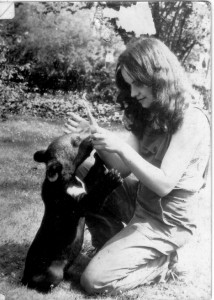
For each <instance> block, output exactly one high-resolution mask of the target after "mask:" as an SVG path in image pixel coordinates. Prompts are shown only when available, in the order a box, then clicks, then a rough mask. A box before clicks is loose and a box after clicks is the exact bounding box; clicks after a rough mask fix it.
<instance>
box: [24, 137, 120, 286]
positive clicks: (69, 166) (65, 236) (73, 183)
mask: <svg viewBox="0 0 214 300" xmlns="http://www.w3.org/2000/svg"><path fill="white" fill-rule="evenodd" d="M92 150H93V147H92V143H91V140H90V137H87V138H84V139H81V138H80V137H79V136H77V135H73V134H66V135H64V136H62V137H59V138H57V139H55V140H54V141H53V142H52V143H51V144H50V145H49V147H48V148H47V150H41V151H37V152H36V153H35V154H34V160H35V161H37V162H41V163H45V164H46V175H45V179H44V182H43V184H42V199H43V202H44V206H45V210H44V216H43V219H42V223H41V225H40V228H39V230H38V232H37V234H36V236H35V238H34V240H33V242H32V244H31V246H30V248H29V250H28V253H27V257H26V261H25V269H24V274H23V277H22V283H23V284H24V285H26V286H27V287H29V288H33V289H36V290H38V291H40V292H48V291H50V290H51V289H52V288H53V287H55V286H57V285H58V284H59V283H60V282H61V281H62V280H63V279H64V278H66V273H67V272H68V269H69V267H70V266H71V264H72V262H73V261H74V259H75V258H76V257H77V255H78V254H79V252H80V250H81V247H82V243H83V238H84V226H85V218H84V216H85V215H86V214H87V213H91V212H97V211H98V210H99V209H100V207H101V206H102V204H103V202H104V200H105V198H106V197H107V196H108V195H109V194H110V193H111V192H112V191H113V190H114V189H115V188H116V187H118V186H119V185H120V184H121V183H122V179H121V177H120V175H119V174H118V172H117V171H116V170H110V171H109V170H107V168H106V167H105V166H104V164H103V162H102V161H101V159H100V158H99V156H98V155H97V154H95V163H94V165H93V166H92V167H91V169H90V170H89V172H88V174H87V175H86V177H85V178H84V180H83V182H82V181H81V180H80V179H78V178H77V177H76V175H75V174H76V170H77V168H78V166H79V165H80V164H81V163H82V162H83V161H84V160H85V159H86V158H87V157H89V156H90V154H91V152H92ZM68 190H69V193H68V192H67V191H68Z"/></svg>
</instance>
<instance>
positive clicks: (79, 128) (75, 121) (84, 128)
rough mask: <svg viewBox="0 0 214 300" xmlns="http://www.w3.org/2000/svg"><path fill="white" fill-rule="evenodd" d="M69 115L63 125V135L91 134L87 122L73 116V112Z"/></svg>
mask: <svg viewBox="0 0 214 300" xmlns="http://www.w3.org/2000/svg"><path fill="white" fill-rule="evenodd" d="M69 115H70V117H69V119H68V120H67V123H66V124H65V129H64V132H65V133H79V134H80V133H88V134H90V133H91V125H90V123H89V121H87V120H85V119H83V118H82V117H80V116H78V115H76V114H74V113H73V112H70V113H69Z"/></svg>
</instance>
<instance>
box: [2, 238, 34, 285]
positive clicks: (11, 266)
mask: <svg viewBox="0 0 214 300" xmlns="http://www.w3.org/2000/svg"><path fill="white" fill-rule="evenodd" d="M28 248H29V244H16V243H10V242H8V243H6V244H4V245H1V246H0V270H1V276H4V277H8V278H10V279H11V280H12V281H13V282H17V283H19V282H20V280H21V277H22V273H23V269H24V263H25V257H26V254H27V251H28Z"/></svg>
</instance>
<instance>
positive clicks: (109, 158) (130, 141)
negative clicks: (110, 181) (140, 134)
mask: <svg viewBox="0 0 214 300" xmlns="http://www.w3.org/2000/svg"><path fill="white" fill-rule="evenodd" d="M105 134H106V135H108V134H110V135H111V136H112V133H111V132H107V131H106V132H105ZM114 138H115V139H116V140H117V143H118V146H119V148H125V147H126V145H127V146H129V147H130V148H131V149H134V151H136V152H138V151H139V143H138V140H137V138H136V137H135V136H134V135H133V134H132V133H129V135H128V138H127V139H126V141H125V142H124V141H123V140H121V139H120V138H119V137H118V136H117V135H115V136H114ZM95 144H96V142H95V140H94V145H95ZM98 148H99V147H97V149H96V150H97V152H98V154H99V156H100V157H101V158H102V160H103V161H104V162H105V164H106V166H107V167H108V168H109V169H111V168H114V169H117V170H118V171H119V172H120V174H121V176H122V177H127V176H128V175H130V173H131V169H130V168H129V166H128V165H127V164H126V163H125V162H124V161H123V159H122V158H121V157H120V155H119V154H117V153H116V152H115V153H113V152H109V151H105V150H101V149H100V150H99V149H98Z"/></svg>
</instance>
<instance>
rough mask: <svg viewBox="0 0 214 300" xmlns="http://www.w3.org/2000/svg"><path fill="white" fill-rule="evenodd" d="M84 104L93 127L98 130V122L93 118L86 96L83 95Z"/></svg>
mask: <svg viewBox="0 0 214 300" xmlns="http://www.w3.org/2000/svg"><path fill="white" fill-rule="evenodd" d="M82 103H83V105H84V107H85V109H86V112H87V116H88V119H89V123H90V125H92V126H93V127H95V128H96V129H97V128H98V127H99V126H98V124H97V121H96V120H95V118H94V117H93V116H92V113H91V111H90V108H89V106H88V103H87V101H86V96H85V94H83V102H82Z"/></svg>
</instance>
